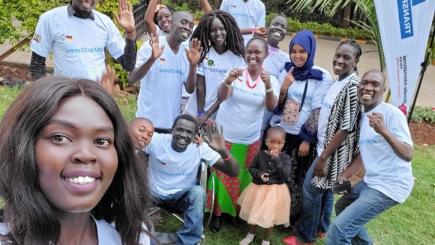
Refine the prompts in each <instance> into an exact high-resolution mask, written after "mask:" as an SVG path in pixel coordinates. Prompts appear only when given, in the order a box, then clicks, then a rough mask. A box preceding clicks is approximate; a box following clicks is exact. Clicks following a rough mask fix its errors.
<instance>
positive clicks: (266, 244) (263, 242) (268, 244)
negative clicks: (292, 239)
mask: <svg viewBox="0 0 435 245" xmlns="http://www.w3.org/2000/svg"><path fill="white" fill-rule="evenodd" d="M261 245H270V241H265V240H263V241H261Z"/></svg>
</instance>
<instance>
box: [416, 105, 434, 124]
mask: <svg viewBox="0 0 435 245" xmlns="http://www.w3.org/2000/svg"><path fill="white" fill-rule="evenodd" d="M411 121H412V122H416V123H421V122H425V123H430V124H435V111H434V110H432V108H430V107H428V106H416V107H414V111H413V112H412V115H411Z"/></svg>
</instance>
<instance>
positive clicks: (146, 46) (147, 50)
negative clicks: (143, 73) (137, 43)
mask: <svg viewBox="0 0 435 245" xmlns="http://www.w3.org/2000/svg"><path fill="white" fill-rule="evenodd" d="M151 54H152V48H151V45H150V43H149V41H146V42H145V43H143V44H142V46H141V47H140V49H139V51H137V57H136V66H135V68H138V67H140V66H141V65H143V64H145V62H146V61H147V60H148V59H149V58H150V57H151Z"/></svg>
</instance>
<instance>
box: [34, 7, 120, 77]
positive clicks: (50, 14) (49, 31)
mask: <svg viewBox="0 0 435 245" xmlns="http://www.w3.org/2000/svg"><path fill="white" fill-rule="evenodd" d="M92 11H93V14H94V17H95V19H94V20H93V19H90V18H87V19H81V18H78V17H76V16H73V15H72V16H68V10H67V6H63V7H58V8H55V9H52V10H49V11H47V12H45V13H44V14H42V15H41V17H40V18H39V21H38V24H37V26H36V30H35V34H34V36H33V39H32V42H31V44H30V50H32V51H33V52H35V53H36V54H38V55H40V56H42V57H48V55H49V54H50V53H51V52H53V54H54V75H55V76H64V77H73V78H83V79H90V80H93V81H97V80H99V79H100V78H101V76H102V74H103V73H104V72H105V71H106V61H105V48H106V49H107V50H108V51H109V53H110V55H111V56H112V57H113V58H115V59H118V58H119V57H121V56H122V55H123V54H124V47H125V40H124V38H123V37H122V36H121V34H120V33H119V31H118V29H117V28H116V26H115V24H114V23H113V21H112V20H111V19H110V18H109V17H108V16H106V15H104V14H102V13H100V12H98V11H95V10H92Z"/></svg>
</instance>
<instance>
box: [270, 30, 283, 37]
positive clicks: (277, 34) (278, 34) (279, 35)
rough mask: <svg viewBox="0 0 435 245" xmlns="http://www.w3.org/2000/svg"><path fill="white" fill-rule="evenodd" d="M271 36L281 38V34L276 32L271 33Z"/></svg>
mask: <svg viewBox="0 0 435 245" xmlns="http://www.w3.org/2000/svg"><path fill="white" fill-rule="evenodd" d="M272 35H273V36H275V37H277V38H281V33H279V32H277V31H276V32H273V33H272Z"/></svg>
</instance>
